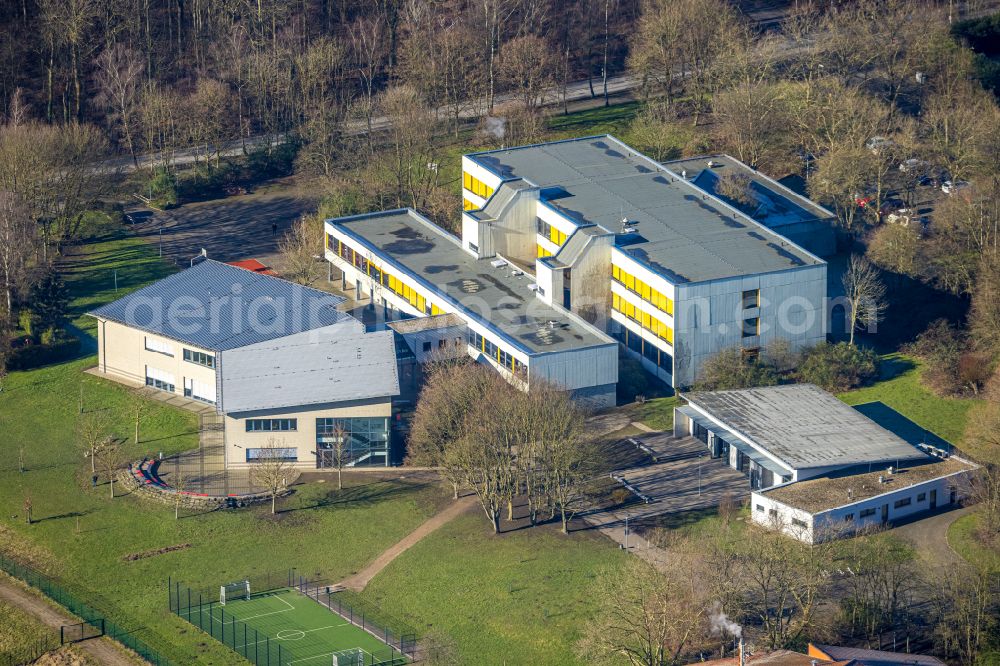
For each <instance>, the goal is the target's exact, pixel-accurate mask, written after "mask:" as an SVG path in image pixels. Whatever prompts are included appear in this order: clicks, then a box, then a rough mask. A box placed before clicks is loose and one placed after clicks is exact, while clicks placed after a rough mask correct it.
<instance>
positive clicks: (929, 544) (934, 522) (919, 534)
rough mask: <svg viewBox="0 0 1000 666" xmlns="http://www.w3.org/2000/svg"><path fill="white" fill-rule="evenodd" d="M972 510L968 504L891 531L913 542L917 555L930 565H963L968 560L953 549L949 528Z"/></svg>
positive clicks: (936, 566)
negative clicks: (949, 537)
mask: <svg viewBox="0 0 1000 666" xmlns="http://www.w3.org/2000/svg"><path fill="white" fill-rule="evenodd" d="M970 511H972V507H969V506H966V507H962V508H960V509H951V510H947V511H944V512H942V513H936V514H934V515H932V516H927V517H926V518H918V519H916V520H914V521H913V522H908V523H905V524H903V525H899V526H897V527H893V528H892V530H891V533H892V534H895V535H896V536H899V537H902V538H903V539H905V540H906V541H908V542H909V543H910V544H912V545H913V547H914V549H916V551H917V555H918V556H919V557H920V559H922V560H923V561H924V563H925V564H926V565H927V566H929V567H934V568H940V567H945V568H957V567H962V566H965V565H967V564H968V562H966V561H965V559H964V558H963V557H962V556H961V555H959V554H958V553H956V552H955V551H954V550H952V548H951V545H950V544H949V543H948V528H949V527H951V524H952V523H953V522H955V521H956V520H958V519H959V518H961V517H962V516H964V515H965V514H967V513H969V512H970Z"/></svg>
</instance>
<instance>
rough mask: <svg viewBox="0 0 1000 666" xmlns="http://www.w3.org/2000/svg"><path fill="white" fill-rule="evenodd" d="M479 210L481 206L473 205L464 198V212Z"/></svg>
mask: <svg viewBox="0 0 1000 666" xmlns="http://www.w3.org/2000/svg"><path fill="white" fill-rule="evenodd" d="M477 208H479V206H477V205H476V204H474V203H472V202H471V201H469V200H468V199H466V198H465V197H462V210H476V209H477Z"/></svg>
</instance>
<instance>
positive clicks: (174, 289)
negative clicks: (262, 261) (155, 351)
mask: <svg viewBox="0 0 1000 666" xmlns="http://www.w3.org/2000/svg"><path fill="white" fill-rule="evenodd" d="M343 301H344V299H343V298H341V297H339V296H334V295H332V294H328V293H326V292H322V291H319V290H317V289H311V288H309V287H303V286H301V285H298V284H295V283H293V282H288V281H287V280H282V279H280V278H277V277H274V276H271V275H263V274H260V273H254V272H252V271H248V270H245V269H242V268H237V267H235V266H230V265H229V264H224V263H221V262H218V261H213V260H211V259H207V260H205V261H202V262H201V263H199V264H196V265H195V266H193V267H191V268H187V269H185V270H183V271H180V272H179V273H174V274H173V275H171V276H169V277H166V278H164V279H162V280H159V281H157V282H154V283H153V284H151V285H149V286H147V287H143V288H142V289H139V290H138V291H134V292H132V293H131V294H129V295H128V296H125V297H124V298H120V299H118V300H117V301H114V302H112V303H108V304H107V305H104V306H101V307H99V308H97V309H95V310H92V311H91V312H89V313H88V314H90V315H91V316H93V317H97V318H99V319H107V320H110V321H115V322H118V323H120V324H124V325H126V326H131V327H133V328H138V329H141V330H143V331H147V332H149V333H155V334H158V335H162V336H164V337H167V338H171V339H174V340H177V341H179V342H186V343H188V344H190V345H192V346H196V347H201V348H202V349H210V350H213V351H223V350H227V349H235V348H237V347H242V346H245V345H250V344H254V343H257V342H263V341H266V340H273V339H275V338H280V337H284V336H286V335H291V334H294V333H298V332H300V331H308V330H312V329H315V328H320V327H323V326H330V325H331V324H336V323H341V322H346V323H348V324H350V323H351V322H353V326H354V328H355V330H363V326H362V324H361V323H360V322H358V321H357V320H355V319H353V318H352V317H351V316H350V315H349V314H347V313H344V312H340V311H339V310H337V306H338V305H339V304H340V303H342V302H343Z"/></svg>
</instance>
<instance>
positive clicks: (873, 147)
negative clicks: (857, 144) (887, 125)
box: [865, 136, 893, 153]
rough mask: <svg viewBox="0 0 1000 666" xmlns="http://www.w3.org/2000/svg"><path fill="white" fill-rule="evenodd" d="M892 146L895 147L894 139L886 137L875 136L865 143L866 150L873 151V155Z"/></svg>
mask: <svg viewBox="0 0 1000 666" xmlns="http://www.w3.org/2000/svg"><path fill="white" fill-rule="evenodd" d="M891 145H893V141H892V139H887V138H886V137H884V136H873V137H872V138H870V139H868V140H867V141H865V148H867V149H868V150H870V151H872V152H873V153H877V152H878V151H880V150H882V149H883V148H888V147H889V146H891Z"/></svg>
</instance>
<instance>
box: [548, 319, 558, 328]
mask: <svg viewBox="0 0 1000 666" xmlns="http://www.w3.org/2000/svg"><path fill="white" fill-rule="evenodd" d="M547 323H548V325H549V328H550V329H554V328H555V327H556V326H557V325H558V324H559V322H557V321H556V320H555V319H549V321H548V322H547Z"/></svg>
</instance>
